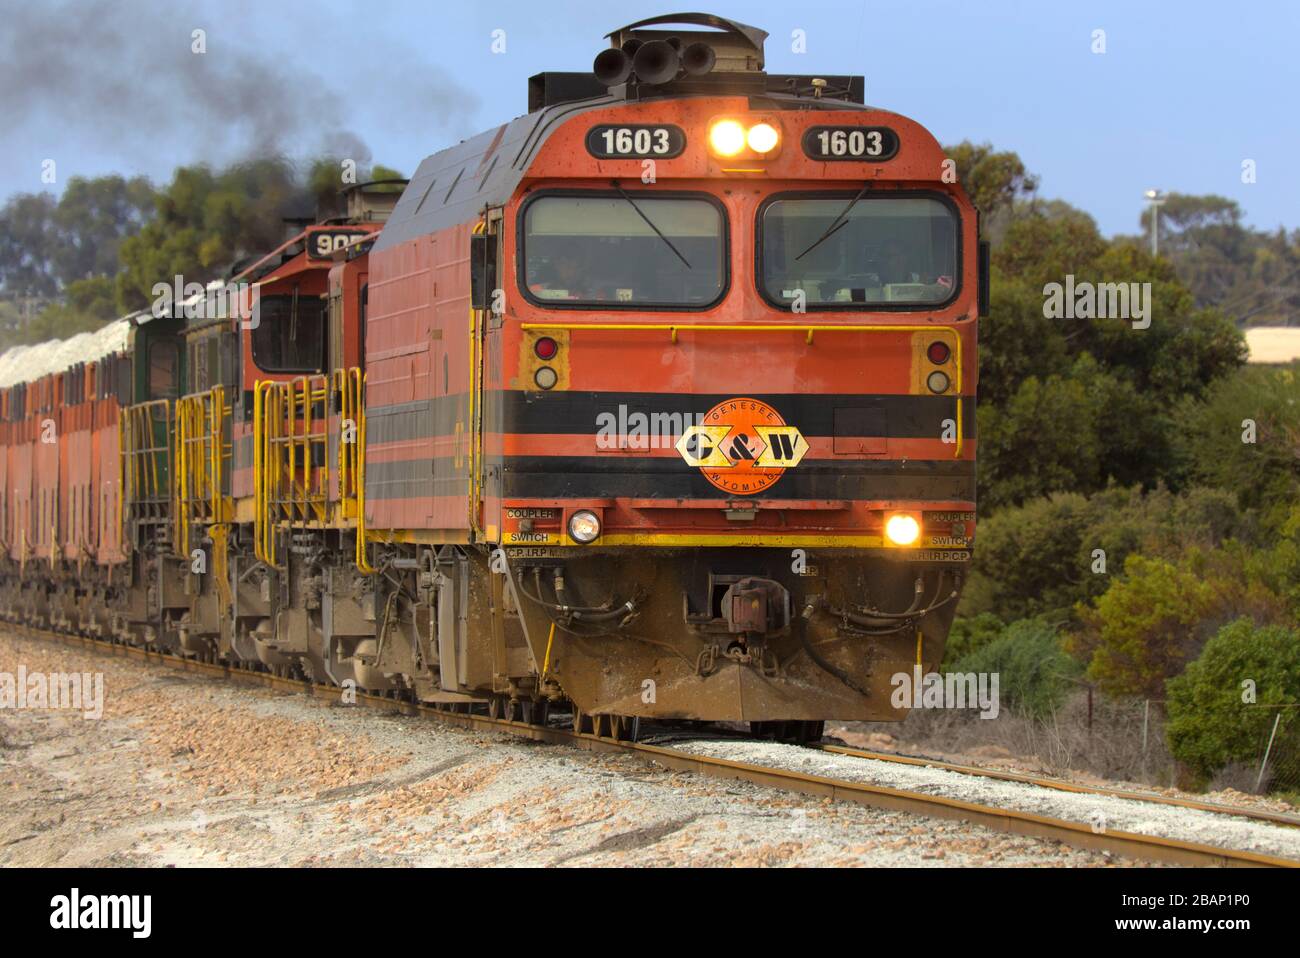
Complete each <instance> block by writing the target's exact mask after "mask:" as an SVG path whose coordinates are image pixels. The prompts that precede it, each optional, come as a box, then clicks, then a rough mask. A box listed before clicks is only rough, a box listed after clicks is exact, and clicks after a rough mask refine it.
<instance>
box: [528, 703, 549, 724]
mask: <svg viewBox="0 0 1300 958" xmlns="http://www.w3.org/2000/svg"><path fill="white" fill-rule="evenodd" d="M550 717H551V703H550V702H548V701H546V699H542V700H541V701H538V702H534V703H533V722H532V724H534V725H542V726H545V725H546V723H547V721H548V720H549V719H550Z"/></svg>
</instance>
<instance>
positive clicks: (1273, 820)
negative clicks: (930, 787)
mask: <svg viewBox="0 0 1300 958" xmlns="http://www.w3.org/2000/svg"><path fill="white" fill-rule="evenodd" d="M808 747H809V748H815V749H818V750H819V751H823V752H832V753H834V754H836V755H850V756H853V757H855V758H864V759H869V760H872V761H878V762H892V763H894V764H896V765H918V766H922V767H924V768H937V769H941V770H943V771H945V772H957V773H959V774H962V775H974V776H977V777H979V778H993V779H998V780H1000V781H1004V782H1021V783H1023V784H1026V785H1037V786H1039V787H1041V788H1053V789H1056V790H1057V791H1061V792H1076V793H1081V794H1087V795H1097V796H1100V797H1103V798H1122V799H1125V800H1127V801H1133V802H1150V803H1152V804H1155V805H1173V806H1177V807H1178V808H1193V809H1196V810H1197V811H1202V812H1215V813H1217V814H1220V815H1235V816H1237V817H1238V818H1250V819H1255V820H1257V821H1261V822H1268V823H1269V824H1272V825H1288V826H1291V827H1292V828H1300V815H1287V814H1286V813H1284V812H1272V811H1268V810H1267V809H1260V808H1237V807H1235V806H1232V805H1224V804H1223V803H1221V802H1203V801H1201V800H1199V799H1195V798H1178V797H1176V796H1173V795H1157V794H1155V793H1154V792H1137V791H1132V790H1130V789H1123V788H1111V787H1109V786H1104V785H1084V784H1082V783H1080V782H1070V781H1066V780H1065V779H1060V778H1049V777H1047V776H1038V775H1029V774H1026V773H1024V772H1008V771H1005V770H1003V769H996V768H983V767H981V766H978V765H959V764H956V763H954V762H945V761H941V760H939V759H931V758H924V757H921V756H916V755H896V754H891V753H890V752H875V751H872V750H870V749H864V748H852V747H850V746H846V745H829V744H826V743H824V742H822V743H814V744H812V745H810V746H808Z"/></svg>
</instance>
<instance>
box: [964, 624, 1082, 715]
mask: <svg viewBox="0 0 1300 958" xmlns="http://www.w3.org/2000/svg"><path fill="white" fill-rule="evenodd" d="M950 671H953V672H987V673H992V672H996V673H998V696H999V700H1000V701H1001V702H1002V703H1003V704H1004V705H1005V706H1006V707H1007V708H1009V709H1011V710H1012V711H1013V712H1016V713H1017V714H1020V715H1025V716H1029V717H1035V718H1041V717H1044V716H1046V715H1049V714H1050V713H1051V712H1052V711H1053V710H1055V709H1057V708H1059V707H1060V705H1061V703H1062V702H1064V701H1065V698H1066V696H1067V695H1068V694H1069V692H1070V689H1071V688H1072V687H1073V686H1074V684H1075V683H1074V680H1075V679H1076V678H1077V676H1078V675H1079V673H1080V672H1081V671H1082V670H1081V668H1080V667H1079V664H1078V663H1077V662H1076V661H1075V660H1074V659H1072V658H1071V657H1070V656H1068V655H1067V654H1066V653H1065V651H1064V649H1063V648H1062V647H1061V639H1060V636H1059V635H1058V634H1057V631H1056V629H1055V628H1053V627H1052V625H1050V624H1049V623H1046V622H1042V621H1040V620H1035V619H1027V620H1023V621H1020V622H1013V623H1012V624H1011V625H1009V626H1007V628H1006V630H1005V631H1004V632H1003V633H1002V634H1001V635H1000V636H998V637H997V638H996V639H993V640H992V641H990V642H988V643H987V644H986V645H984V646H983V647H981V648H978V649H976V650H975V651H973V652H971V653H970V654H969V655H965V656H963V657H962V658H961V659H960V660H958V661H957V663H956V664H955V665H953V667H952V668H951V670H950Z"/></svg>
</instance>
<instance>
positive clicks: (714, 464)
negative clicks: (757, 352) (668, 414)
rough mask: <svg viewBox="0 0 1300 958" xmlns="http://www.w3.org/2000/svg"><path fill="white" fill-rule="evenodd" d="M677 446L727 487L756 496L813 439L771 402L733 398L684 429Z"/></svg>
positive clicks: (795, 460)
mask: <svg viewBox="0 0 1300 958" xmlns="http://www.w3.org/2000/svg"><path fill="white" fill-rule="evenodd" d="M677 451H678V452H679V453H680V454H681V457H682V458H683V459H685V460H686V463H687V465H690V466H694V467H696V468H697V469H699V470H700V471H701V472H702V473H703V474H704V478H705V479H707V480H709V482H711V483H712V484H713V485H715V486H717V487H718V488H719V489H721V490H722V491H723V492H731V493H736V494H738V495H742V496H752V495H754V494H755V493H759V492H762V491H763V490H764V489H767V488H769V487H770V486H772V485H773V484H774V483H775V482H776V481H777V480H778V479H780V478H781V476H782V475H783V474H784V473H785V471H786V470H787V469H790V468H793V467H794V466H797V465H799V463H800V461H801V460H802V459H803V457H804V455H805V454H806V453H807V452H808V440H806V439H804V437H803V434H802V433H800V432H799V430H798V428H797V427H795V426H790V425H786V421H785V420H784V419H782V418H781V414H780V413H778V412H777V411H776V410H775V409H773V408H772V407H771V406H769V405H768V404H767V403H764V402H759V401H758V400H757V399H728V400H727V401H726V402H721V403H718V405H716V406H714V407H713V408H712V409H710V410H709V411H708V412H707V413H705V414H704V417H703V420H702V421H701V422H700V423H699V424H697V425H694V426H691V427H689V428H688V429H687V430H686V431H685V432H684V433H682V437H681V439H679V440H677Z"/></svg>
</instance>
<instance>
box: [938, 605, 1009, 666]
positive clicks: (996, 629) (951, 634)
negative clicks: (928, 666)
mask: <svg viewBox="0 0 1300 958" xmlns="http://www.w3.org/2000/svg"><path fill="white" fill-rule="evenodd" d="M1006 627H1007V624H1006V623H1005V622H1003V621H1002V620H1001V619H999V618H998V617H997V616H996V615H994V614H993V613H992V612H981V613H980V614H979V615H976V616H972V617H970V618H964V617H962V616H958V617H957V618H955V619H953V620H952V628H951V629H950V630H949V631H948V641H947V642H946V643H945V644H944V647H943V666H942V667H943V668H944V669H945V670H947V669H949V668H951V666H952V663H954V662H956V661H957V660H958V659H961V658H963V657H964V656H967V655H970V654H971V653H972V652H974V651H976V650H977V649H982V648H984V646H986V645H988V644H989V643H990V642H992V641H993V640H994V639H996V638H998V637H999V636H1000V635H1002V633H1003V631H1005V629H1006Z"/></svg>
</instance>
